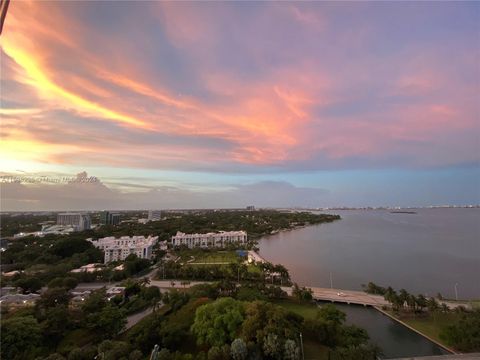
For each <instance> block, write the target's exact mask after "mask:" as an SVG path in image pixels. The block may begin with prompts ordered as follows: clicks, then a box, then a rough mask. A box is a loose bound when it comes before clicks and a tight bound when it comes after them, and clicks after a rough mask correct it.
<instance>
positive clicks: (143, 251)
mask: <svg viewBox="0 0 480 360" xmlns="http://www.w3.org/2000/svg"><path fill="white" fill-rule="evenodd" d="M90 241H91V242H92V244H93V245H94V246H95V247H97V248H99V249H100V250H103V251H104V252H105V258H104V263H105V264H107V263H109V262H112V261H119V260H125V259H126V258H127V256H128V255H130V254H135V255H137V256H138V257H139V258H142V259H151V257H152V251H153V246H154V245H155V244H156V243H157V241H158V236H149V237H147V238H145V236H132V237H130V236H122V237H120V238H115V237H113V236H110V237H105V238H101V239H98V240H91V239H90Z"/></svg>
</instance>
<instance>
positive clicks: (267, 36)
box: [0, 1, 480, 211]
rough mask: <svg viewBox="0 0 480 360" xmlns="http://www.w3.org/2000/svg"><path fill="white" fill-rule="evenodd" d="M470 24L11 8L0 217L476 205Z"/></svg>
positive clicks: (479, 80) (291, 9) (369, 16)
mask: <svg viewBox="0 0 480 360" xmlns="http://www.w3.org/2000/svg"><path fill="white" fill-rule="evenodd" d="M45 14H48V21H47V18H46V17H45V16H44V15H45ZM479 14H480V4H479V3H478V2H434V3H431V2H383V3H382V2H373V3H369V2H358V3H351V2H345V3H331V2H305V3H303V2H301V3H297V2H295V3H294V2H291V3H290V2H279V3H272V2H263V3H262V2H255V3H254V2H230V3H226V2H225V3H224V2H207V3H205V2H181V3H173V2H142V3H140V4H138V3H133V2H117V3H111V2H100V1H99V2H95V1H92V2H58V1H57V2H54V1H42V2H38V1H31V2H30V1H22V2H12V3H11V4H10V6H9V9H8V14H7V17H6V21H5V24H4V28H3V32H2V35H1V39H0V43H1V63H0V67H1V88H2V92H1V94H0V100H1V104H2V105H1V109H0V116H1V138H2V141H1V144H0V164H1V166H0V171H1V174H0V175H2V176H4V178H3V179H4V180H5V179H7V180H8V179H17V180H18V181H13V182H9V181H4V182H3V183H2V184H1V210H2V211H29V210H59V211H63V210H101V209H111V210H115V209H157V208H158V209H163V208H214V207H244V206H247V205H255V206H259V207H296V206H297V207H334V206H351V207H364V206H392V207H393V206H402V207H408V206H429V205H443V204H446V205H467V204H478V203H480V105H479V103H480V101H479V94H480V67H479V65H478V64H480V48H479V46H478V38H479V36H480V25H479V22H478V18H479ZM83 172H86V173H88V176H93V177H96V178H98V179H99V180H98V181H96V182H92V183H89V182H78V181H71V182H68V181H65V180H59V181H58V182H55V180H54V179H63V178H64V177H68V178H72V179H74V178H75V177H76V176H77V174H83ZM42 176H45V177H46V178H44V179H43V180H42V181H40V182H35V181H30V180H32V179H34V178H38V177H42ZM84 176H85V175H84V174H83V175H79V178H82V177H84ZM9 177H11V178H9ZM47 178H48V179H53V180H52V181H50V182H48V181H47V180H46V179H47Z"/></svg>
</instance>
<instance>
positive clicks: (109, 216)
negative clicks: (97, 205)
mask: <svg viewBox="0 0 480 360" xmlns="http://www.w3.org/2000/svg"><path fill="white" fill-rule="evenodd" d="M100 224H102V225H118V224H120V214H118V213H111V212H109V211H102V212H101V213H100Z"/></svg>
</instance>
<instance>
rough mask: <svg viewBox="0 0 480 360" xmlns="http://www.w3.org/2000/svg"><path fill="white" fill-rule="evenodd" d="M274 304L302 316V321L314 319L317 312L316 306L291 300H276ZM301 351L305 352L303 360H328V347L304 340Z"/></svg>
mask: <svg viewBox="0 0 480 360" xmlns="http://www.w3.org/2000/svg"><path fill="white" fill-rule="evenodd" d="M275 304H277V305H280V306H281V307H283V308H285V309H286V310H288V311H291V312H293V313H296V314H298V315H300V316H303V318H304V319H312V318H315V316H316V314H317V311H318V306H317V305H315V304H308V303H303V302H299V301H296V300H293V299H288V300H278V301H275ZM303 349H304V351H305V360H327V359H328V347H326V346H324V345H321V344H319V343H317V342H315V341H311V340H308V339H304V343H303Z"/></svg>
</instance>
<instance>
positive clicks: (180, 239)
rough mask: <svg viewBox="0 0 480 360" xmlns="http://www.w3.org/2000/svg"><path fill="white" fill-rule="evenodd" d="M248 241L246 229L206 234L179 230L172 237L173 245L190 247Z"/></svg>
mask: <svg viewBox="0 0 480 360" xmlns="http://www.w3.org/2000/svg"><path fill="white" fill-rule="evenodd" d="M246 242H247V233H246V232H245V231H220V232H218V233H213V232H211V233H206V234H185V233H182V232H177V234H176V235H175V236H173V237H172V245H173V246H181V245H185V246H187V247H189V248H194V247H202V248H208V247H225V246H226V245H228V244H245V243H246Z"/></svg>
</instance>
